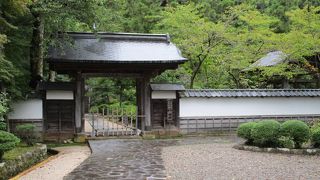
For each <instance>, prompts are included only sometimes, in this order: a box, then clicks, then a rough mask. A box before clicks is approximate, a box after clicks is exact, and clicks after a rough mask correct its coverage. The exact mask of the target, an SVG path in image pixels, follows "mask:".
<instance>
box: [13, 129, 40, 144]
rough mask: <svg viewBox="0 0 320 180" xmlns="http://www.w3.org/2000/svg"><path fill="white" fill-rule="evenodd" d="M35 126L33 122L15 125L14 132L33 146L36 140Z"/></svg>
mask: <svg viewBox="0 0 320 180" xmlns="http://www.w3.org/2000/svg"><path fill="white" fill-rule="evenodd" d="M35 128H36V126H35V125H33V124H22V125H18V126H17V127H16V134H17V136H18V137H19V138H20V139H21V140H22V141H23V142H25V143H26V144H27V145H28V146H33V145H34V144H35V143H36V141H37V134H36V132H35Z"/></svg>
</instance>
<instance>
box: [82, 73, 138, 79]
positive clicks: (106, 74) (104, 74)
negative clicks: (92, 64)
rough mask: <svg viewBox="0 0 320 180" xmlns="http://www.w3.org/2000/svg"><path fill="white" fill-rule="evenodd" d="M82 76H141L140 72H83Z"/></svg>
mask: <svg viewBox="0 0 320 180" xmlns="http://www.w3.org/2000/svg"><path fill="white" fill-rule="evenodd" d="M83 76H84V77H86V78H90V77H120V78H142V77H143V76H142V74H139V73H85V74H83Z"/></svg>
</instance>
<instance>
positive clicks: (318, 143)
mask: <svg viewBox="0 0 320 180" xmlns="http://www.w3.org/2000/svg"><path fill="white" fill-rule="evenodd" d="M311 142H312V144H313V146H314V147H316V148H319V147H320V127H318V128H313V129H311Z"/></svg>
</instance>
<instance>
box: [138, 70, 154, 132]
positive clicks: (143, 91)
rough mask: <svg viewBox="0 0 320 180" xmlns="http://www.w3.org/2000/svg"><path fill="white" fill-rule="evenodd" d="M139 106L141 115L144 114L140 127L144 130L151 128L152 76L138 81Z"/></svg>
mask: <svg viewBox="0 0 320 180" xmlns="http://www.w3.org/2000/svg"><path fill="white" fill-rule="evenodd" d="M136 82H137V83H136V93H137V106H138V113H139V115H144V118H141V120H140V125H139V123H138V128H140V129H141V130H143V131H149V130H151V91H150V76H146V77H144V78H141V79H137V81H136Z"/></svg>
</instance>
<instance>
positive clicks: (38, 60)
mask: <svg viewBox="0 0 320 180" xmlns="http://www.w3.org/2000/svg"><path fill="white" fill-rule="evenodd" d="M32 15H33V17H34V22H33V32H32V41H31V49H30V68H31V77H32V79H33V80H34V79H38V78H37V77H41V78H42V77H43V34H44V22H43V18H42V16H41V14H40V13H36V12H33V13H32Z"/></svg>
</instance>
